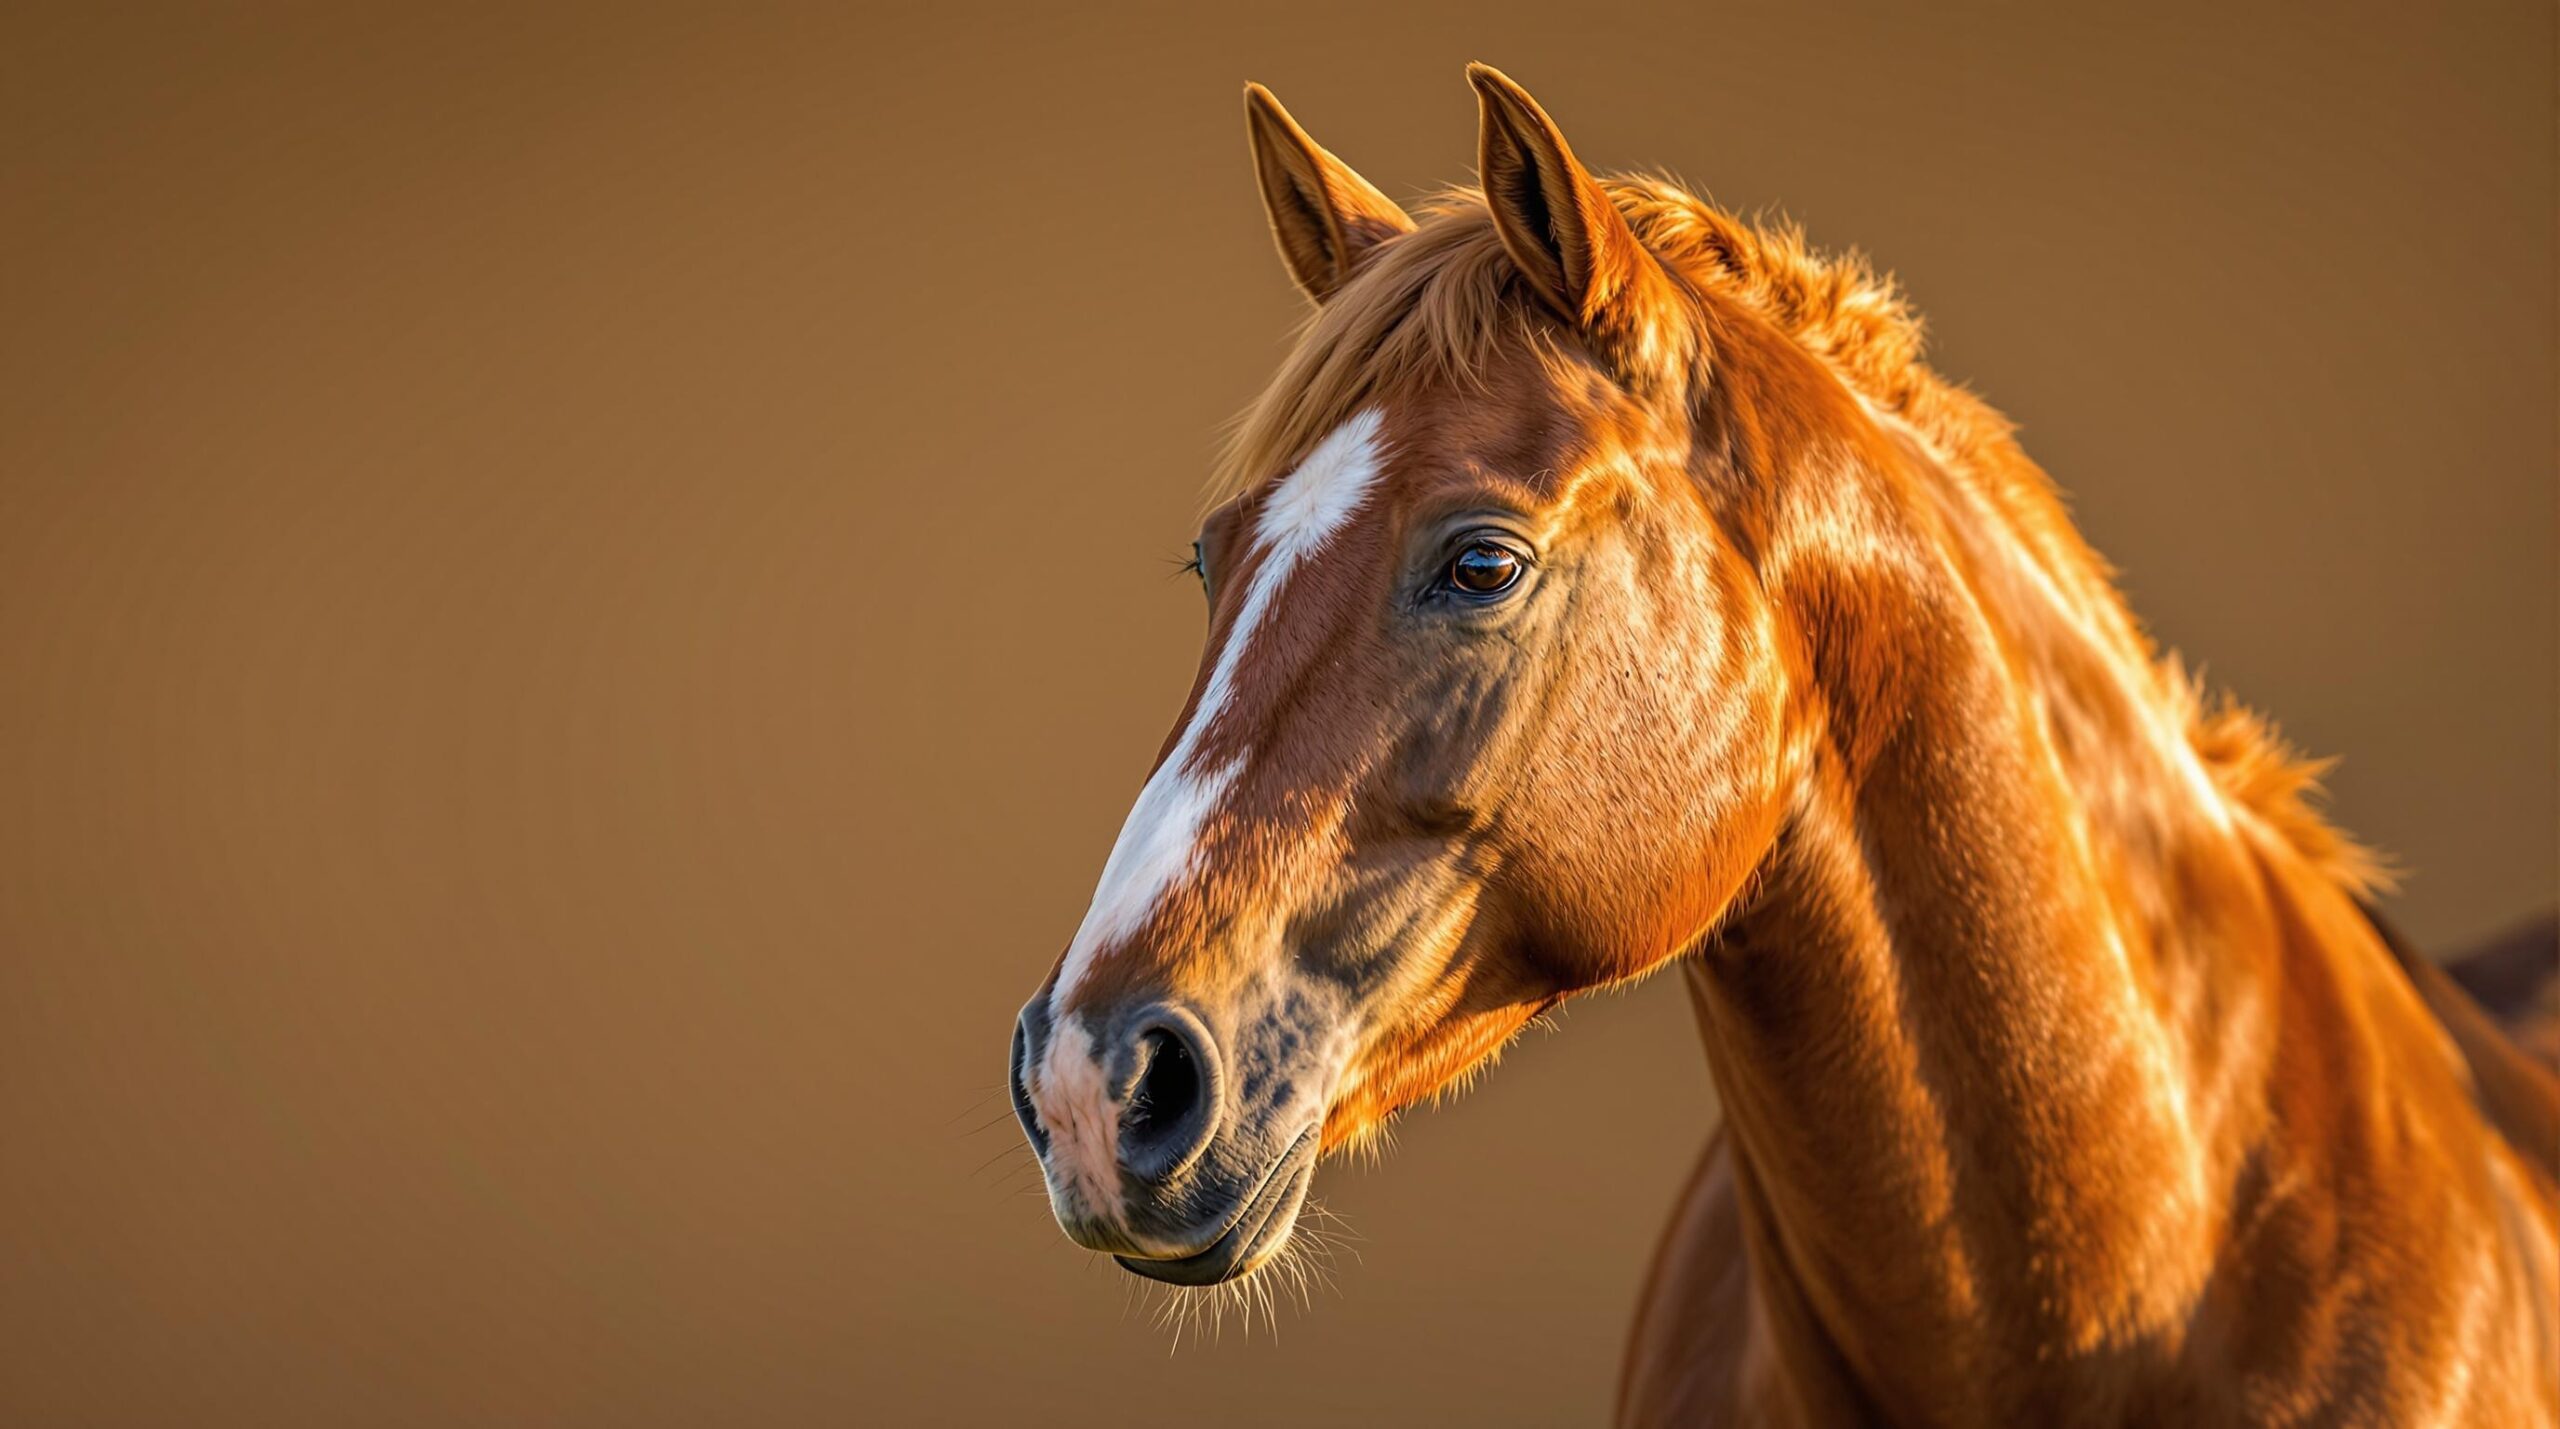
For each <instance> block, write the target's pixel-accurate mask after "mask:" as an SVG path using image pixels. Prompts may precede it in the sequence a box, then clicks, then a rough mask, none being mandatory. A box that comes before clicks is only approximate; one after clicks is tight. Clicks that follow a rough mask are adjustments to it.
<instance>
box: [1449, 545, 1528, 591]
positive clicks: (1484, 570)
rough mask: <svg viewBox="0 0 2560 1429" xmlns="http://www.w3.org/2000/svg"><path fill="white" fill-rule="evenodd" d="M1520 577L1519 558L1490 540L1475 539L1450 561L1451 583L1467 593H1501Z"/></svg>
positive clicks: (1451, 587) (1453, 587) (1457, 589)
mask: <svg viewBox="0 0 2560 1429" xmlns="http://www.w3.org/2000/svg"><path fill="white" fill-rule="evenodd" d="M1519 580H1520V558H1519V557H1518V556H1515V555H1513V554H1511V553H1510V552H1509V551H1506V550H1504V549H1503V548H1502V547H1500V546H1497V545H1494V544H1493V543H1492V542H1490V541H1478V542H1476V543H1475V544H1474V545H1472V546H1469V547H1467V548H1466V549H1465V550H1463V551H1460V552H1459V553H1458V556H1457V559H1456V560H1453V561H1451V562H1450V563H1449V575H1448V581H1449V587H1450V589H1452V590H1455V591H1458V592H1460V593H1461V594H1465V595H1473V596H1488V595H1500V594H1502V593H1503V592H1504V591H1506V590H1509V589H1511V587H1512V586H1514V585H1516V584H1518V583H1519Z"/></svg>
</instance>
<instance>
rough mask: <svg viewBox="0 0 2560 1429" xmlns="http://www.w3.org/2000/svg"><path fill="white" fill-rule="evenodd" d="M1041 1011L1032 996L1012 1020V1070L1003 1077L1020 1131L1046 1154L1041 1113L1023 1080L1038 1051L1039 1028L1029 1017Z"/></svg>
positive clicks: (1038, 1152) (1036, 1150) (1035, 1150)
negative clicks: (1028, 1004)
mask: <svg viewBox="0 0 2560 1429" xmlns="http://www.w3.org/2000/svg"><path fill="white" fill-rule="evenodd" d="M1041 1011H1042V1004H1041V1003H1040V1002H1039V1001H1036V1000H1035V1001H1034V1002H1033V1003H1032V1004H1031V1005H1030V1006H1028V1007H1025V1008H1023V1009H1022V1015H1021V1016H1019V1017H1017V1018H1015V1019H1014V1020H1013V1061H1012V1072H1011V1075H1010V1076H1009V1077H1007V1078H1006V1086H1007V1089H1008V1090H1010V1091H1011V1092H1012V1093H1013V1119H1014V1120H1016V1121H1018V1122H1021V1123H1022V1134H1023V1136H1024V1137H1025V1138H1027V1139H1029V1141H1030V1142H1031V1150H1032V1152H1033V1153H1034V1154H1036V1155H1038V1156H1041V1157H1046V1156H1047V1155H1048V1154H1049V1132H1048V1129H1047V1128H1046V1127H1043V1126H1042V1125H1041V1124H1040V1113H1039V1112H1038V1111H1036V1110H1034V1109H1033V1108H1032V1105H1031V1083H1030V1082H1029V1081H1028V1080H1026V1078H1027V1077H1028V1076H1029V1075H1030V1072H1031V1059H1032V1058H1033V1057H1036V1056H1038V1055H1039V1054H1040V1044H1039V1029H1037V1028H1035V1027H1034V1026H1033V1025H1032V1020H1033V1016H1034V1014H1037V1013H1039V1012H1041ZM1040 1020H1041V1021H1044V1022H1045V1021H1046V1020H1047V1019H1046V1018H1045V1017H1043V1018H1041V1019H1040Z"/></svg>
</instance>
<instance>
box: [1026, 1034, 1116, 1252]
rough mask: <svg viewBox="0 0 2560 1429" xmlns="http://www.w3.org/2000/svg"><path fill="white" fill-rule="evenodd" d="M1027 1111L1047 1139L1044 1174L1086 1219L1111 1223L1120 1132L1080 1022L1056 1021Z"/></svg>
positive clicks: (1096, 1059) (1089, 1036)
mask: <svg viewBox="0 0 2560 1429" xmlns="http://www.w3.org/2000/svg"><path fill="white" fill-rule="evenodd" d="M1032 1105H1033V1109H1034V1110H1036V1111H1038V1112H1039V1113H1040V1125H1041V1127H1042V1128H1043V1129H1045V1130H1046V1131H1047V1132H1048V1133H1049V1145H1050V1154H1049V1157H1048V1163H1047V1167H1046V1173H1047V1175H1048V1177H1049V1179H1050V1180H1051V1182H1052V1183H1054V1184H1056V1185H1057V1186H1059V1187H1060V1188H1061V1189H1063V1190H1065V1191H1067V1192H1069V1193H1070V1199H1071V1201H1074V1202H1081V1203H1082V1208H1083V1210H1084V1213H1085V1214H1086V1215H1089V1216H1095V1217H1105V1218H1110V1219H1117V1218H1118V1216H1119V1211H1120V1126H1119V1118H1118V1117H1117V1116H1115V1115H1114V1114H1113V1112H1112V1108H1111V1098H1110V1096H1109V1094H1108V1093H1107V1092H1106V1091H1105V1090H1104V1088H1103V1085H1102V1059H1101V1058H1100V1057H1098V1056H1096V1055H1095V1054H1094V1047H1093V1034H1092V1033H1090V1032H1087V1031H1086V1030H1085V1027H1084V1019H1083V1018H1081V1017H1068V1018H1062V1019H1060V1020H1059V1021H1058V1022H1057V1024H1056V1025H1055V1026H1054V1027H1053V1028H1052V1029H1051V1030H1050V1033H1049V1051H1048V1054H1047V1055H1046V1056H1044V1057H1042V1058H1041V1059H1040V1086H1039V1090H1038V1091H1036V1092H1034V1093H1032Z"/></svg>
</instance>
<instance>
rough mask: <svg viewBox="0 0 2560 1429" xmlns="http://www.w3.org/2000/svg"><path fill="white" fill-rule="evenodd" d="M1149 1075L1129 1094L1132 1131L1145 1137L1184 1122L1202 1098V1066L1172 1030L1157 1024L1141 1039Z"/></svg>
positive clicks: (1132, 1133) (1131, 1132)
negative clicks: (1192, 1057) (1153, 1029)
mask: <svg viewBox="0 0 2560 1429" xmlns="http://www.w3.org/2000/svg"><path fill="white" fill-rule="evenodd" d="M1142 1045H1143V1046H1144V1047H1145V1049H1146V1050H1145V1051H1144V1052H1142V1053H1141V1054H1140V1055H1141V1056H1143V1057H1145V1058H1146V1065H1147V1072H1146V1075H1145V1076H1143V1077H1140V1078H1139V1079H1138V1085H1137V1088H1136V1089H1135V1090H1134V1091H1132V1092H1130V1094H1129V1115H1128V1117H1127V1118H1126V1120H1125V1121H1124V1122H1123V1125H1125V1126H1126V1127H1128V1129H1129V1134H1130V1135H1132V1136H1134V1137H1137V1138H1139V1139H1141V1140H1146V1139H1149V1138H1153V1137H1156V1136H1159V1135H1161V1134H1163V1133H1164V1132H1165V1131H1168V1130H1170V1129H1171V1128H1173V1127H1175V1126H1178V1125H1180V1124H1181V1122H1182V1121H1183V1119H1184V1118H1185V1117H1187V1116H1189V1115H1190V1113H1191V1108H1192V1105H1193V1104H1194V1103H1196V1102H1197V1101H1199V1100H1200V1068H1199V1064H1197V1063H1195V1062H1193V1061H1192V1060H1191V1049H1190V1048H1188V1047H1185V1046H1183V1045H1182V1043H1181V1042H1180V1041H1179V1040H1178V1039H1176V1038H1175V1037H1174V1035H1173V1034H1172V1033H1170V1032H1167V1031H1165V1030H1164V1029H1162V1028H1157V1029H1156V1030H1155V1031H1153V1032H1150V1033H1148V1034H1147V1035H1146V1037H1145V1038H1144V1039H1142Z"/></svg>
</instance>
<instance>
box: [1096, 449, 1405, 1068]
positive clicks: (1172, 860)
mask: <svg viewBox="0 0 2560 1429" xmlns="http://www.w3.org/2000/svg"><path fill="white" fill-rule="evenodd" d="M1378 427H1379V421H1378V414H1377V412H1376V411H1374V410H1372V411H1367V412H1362V413H1361V414H1360V415H1358V416H1356V417H1353V418H1352V419H1351V420H1350V421H1347V422H1345V423H1343V424H1342V425H1341V426H1339V427H1336V428H1334V430H1333V432H1332V434H1331V435H1329V436H1327V437H1326V438H1325V439H1324V440H1323V441H1321V442H1318V443H1317V444H1316V448H1315V450H1314V451H1311V452H1309V453H1307V459H1306V460H1305V461H1303V462H1300V463H1299V464H1298V469H1297V470H1295V471H1293V472H1291V473H1289V474H1288V475H1287V476H1286V477H1283V478H1281V481H1280V484H1279V486H1277V487H1276V488H1274V489H1273V491H1272V493H1271V496H1270V499H1269V500H1268V501H1267V502H1265V503H1264V505H1263V508H1262V517H1261V519H1260V520H1258V521H1256V522H1255V523H1254V528H1253V530H1254V548H1255V549H1256V550H1257V551H1259V552H1261V553H1262V564H1261V566H1260V567H1259V568H1258V569H1256V570H1255V571H1254V573H1253V584H1252V585H1251V586H1249V587H1247V588H1246V590H1245V597H1244V607H1243V608H1242V609H1241V610H1239V611H1237V612H1236V619H1235V625H1234V627H1233V628H1232V629H1231V630H1229V631H1228V634H1227V644H1226V648H1225V649H1223V650H1221V651H1220V652H1219V653H1218V663H1217V665H1216V666H1215V667H1214V668H1212V669H1211V670H1210V672H1209V682H1208V684H1207V685H1205V686H1204V687H1202V689H1201V691H1200V704H1199V707H1198V708H1197V709H1195V710H1194V711H1192V715H1191V723H1190V724H1189V725H1188V726H1187V727H1185V728H1184V730H1183V731H1182V739H1181V741H1180V742H1178V743H1177V744H1175V745H1174V747H1173V752H1172V753H1170V754H1168V755H1166V756H1165V758H1164V763H1162V764H1159V765H1157V766H1156V772H1155V777H1153V778H1151V779H1149V780H1148V781H1147V787H1146V788H1144V789H1142V790H1140V791H1138V802H1137V804H1136V805H1135V806H1134V807H1132V808H1131V809H1130V810H1129V818H1128V820H1127V822H1125V823H1123V824H1122V825H1121V826H1120V838H1119V841H1118V842H1116V843H1114V844H1113V845H1112V846H1111V857H1110V858H1108V859H1106V860H1105V861H1104V862H1103V865H1102V880H1101V882H1100V883H1099V884H1097V885H1096V886H1095V888H1094V890H1093V903H1092V905H1091V906H1090V907H1088V908H1087V909H1086V910H1085V915H1084V924H1083V926H1081V927H1079V928H1077V929H1076V936H1075V941H1074V942H1072V943H1069V944H1068V945H1067V956H1066V961H1065V963H1064V964H1063V965H1062V966H1060V968H1059V969H1058V982H1057V986H1056V987H1055V988H1053V989H1051V991H1050V994H1049V1010H1050V1014H1051V1015H1052V1016H1053V1017H1054V1016H1059V1015H1060V1014H1061V1013H1062V1012H1063V1010H1064V1009H1065V1007H1066V1005H1067V998H1068V996H1069V995H1070V994H1072V993H1073V992H1074V990H1075V987H1076V984H1077V983H1078V982H1080V981H1082V980H1083V978H1084V976H1085V974H1086V973H1087V972H1088V971H1090V970H1091V969H1092V967H1093V960H1094V957H1095V956H1096V955H1097V954H1099V953H1100V952H1101V951H1102V949H1103V948H1104V947H1105V946H1107V945H1108V944H1110V943H1113V942H1116V941H1118V940H1119V939H1121V938H1125V937H1127V936H1128V935H1129V934H1131V933H1133V932H1135V931H1137V929H1138V927H1139V926H1140V925H1141V924H1143V923H1145V922H1146V920H1147V915H1148V914H1149V913H1151V912H1153V911H1154V910H1155V906H1156V900H1157V899H1159V898H1161V897H1163V896H1164V892H1165V890H1166V889H1167V888H1170V887H1172V886H1173V883H1174V880H1175V879H1177V878H1179V877H1181V876H1182V875H1183V874H1184V873H1186V872H1188V871H1189V870H1190V867H1191V860H1192V850H1193V846H1194V845H1195V844H1196V843H1197V842H1198V839H1199V836H1200V828H1201V826H1202V825H1203V824H1204V823H1206V822H1207V821H1208V817H1209V814H1210V813H1211V812H1212V811H1213V810H1215V809H1216V808H1217V807H1218V804H1219V802H1220V801H1221V800H1222V799H1224V798H1225V797H1226V793H1227V786H1229V785H1230V784H1233V783H1234V782H1235V777H1236V772H1237V770H1239V769H1240V768H1242V767H1243V764H1244V757H1243V756H1242V755H1241V754H1239V755H1238V756H1236V757H1235V758H1233V759H1230V760H1228V761H1227V762H1226V763H1224V764H1222V765H1220V766H1218V767H1217V768H1215V769H1211V770H1207V771H1194V770H1193V769H1192V767H1191V765H1192V761H1193V759H1194V758H1195V757H1196V756H1197V754H1198V752H1199V748H1200V744H1201V741H1202V740H1204V739H1206V738H1207V737H1208V732H1209V729H1210V727H1211V726H1212V725H1214V724H1216V723H1217V721H1218V717H1219V715H1221V714H1223V713H1225V711H1226V707H1227V701H1228V700H1229V699H1230V698H1231V697H1232V696H1233V695H1234V693H1235V682H1236V670H1237V667H1238V666H1240V665H1242V664H1243V663H1244V652H1245V647H1246V645H1247V644H1249V643H1250V642H1251V641H1252V639H1253V633H1254V630H1255V629H1256V628H1257V627H1258V626H1260V625H1261V624H1262V618H1263V616H1264V615H1265V614H1267V613H1268V612H1269V611H1270V609H1271V602H1272V601H1273V599H1274V598H1276V597H1277V596H1278V595H1279V593H1280V587H1282V586H1283V585H1286V584H1287V583H1288V580H1289V573H1290V571H1291V570H1292V569H1294V568H1295V567H1296V566H1297V564H1298V563H1299V562H1300V561H1302V560H1304V559H1306V558H1307V557H1308V556H1311V555H1313V554H1315V552H1317V551H1318V550H1320V549H1322V548H1323V546H1324V543H1325V542H1326V541H1327V540H1330V539H1331V538H1332V536H1333V533H1334V532H1336V531H1338V530H1340V529H1341V528H1342V524H1343V523H1344V522H1345V521H1347V520H1349V519H1350V517H1351V513H1352V512H1354V511H1356V510H1358V509H1359V507H1360V503H1361V501H1362V500H1363V499H1365V498H1366V497H1367V496H1368V494H1369V488H1370V487H1371V486H1372V485H1374V484H1375V483H1376V481H1377V479H1378V458H1379V445H1378Z"/></svg>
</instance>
